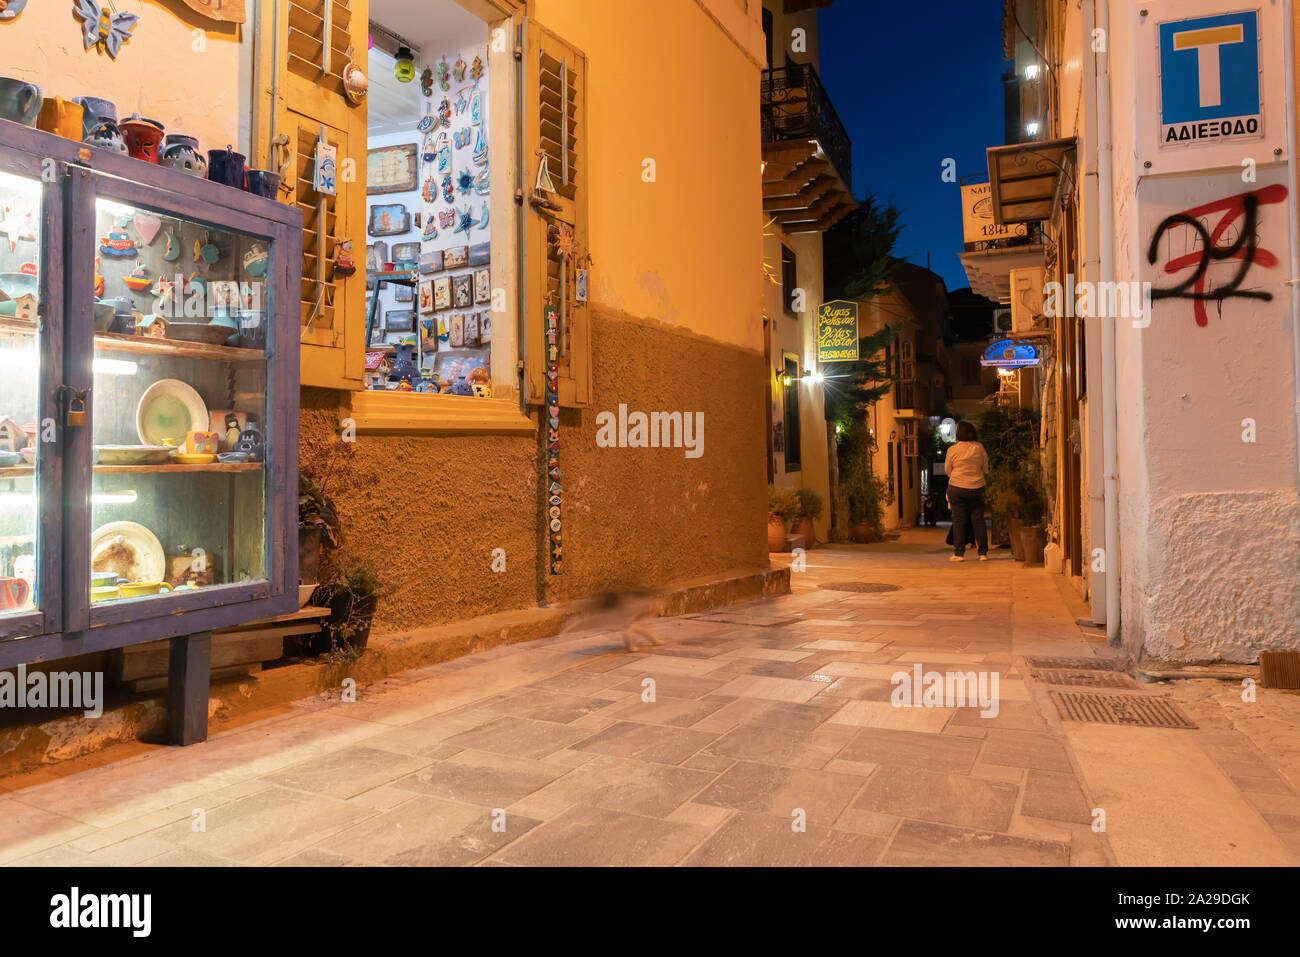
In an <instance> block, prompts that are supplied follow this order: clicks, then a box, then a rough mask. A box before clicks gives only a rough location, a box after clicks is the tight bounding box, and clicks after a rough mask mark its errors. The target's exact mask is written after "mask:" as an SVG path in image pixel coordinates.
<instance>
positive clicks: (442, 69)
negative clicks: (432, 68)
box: [438, 60, 451, 93]
mask: <svg viewBox="0 0 1300 957" xmlns="http://www.w3.org/2000/svg"><path fill="white" fill-rule="evenodd" d="M438 89H440V90H442V92H444V93H446V92H447V91H448V90H450V89H451V70H450V69H448V67H447V61H446V60H439V61H438Z"/></svg>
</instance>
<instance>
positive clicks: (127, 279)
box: [122, 261, 153, 292]
mask: <svg viewBox="0 0 1300 957" xmlns="http://www.w3.org/2000/svg"><path fill="white" fill-rule="evenodd" d="M152 283H153V277H152V276H150V275H149V270H148V269H147V268H145V264H144V263H142V262H139V261H137V262H136V264H135V269H133V270H131V272H130V274H129V275H126V276H123V277H122V285H124V286H126V288H127V289H130V290H131V291H132V292H144V291H145V290H146V289H148V288H149V286H150V285H151V284H152Z"/></svg>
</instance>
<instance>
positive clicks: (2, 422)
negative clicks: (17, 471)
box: [0, 415, 27, 452]
mask: <svg viewBox="0 0 1300 957" xmlns="http://www.w3.org/2000/svg"><path fill="white" fill-rule="evenodd" d="M26 447H27V433H26V432H24V431H23V427H22V426H21V425H19V424H18V423H17V422H15V421H14V420H13V419H11V418H9V417H8V416H5V415H0V452H18V451H20V450H22V449H25V448H26Z"/></svg>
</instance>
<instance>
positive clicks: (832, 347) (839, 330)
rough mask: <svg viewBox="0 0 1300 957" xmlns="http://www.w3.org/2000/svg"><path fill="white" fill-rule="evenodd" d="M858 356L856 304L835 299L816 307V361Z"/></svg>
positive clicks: (852, 359) (841, 360) (851, 359)
mask: <svg viewBox="0 0 1300 957" xmlns="http://www.w3.org/2000/svg"><path fill="white" fill-rule="evenodd" d="M857 358H858V304H857V303H856V302H846V301H844V300H842V299H837V300H836V301H834V302H824V303H822V304H821V305H820V306H818V307H817V361H818V362H854V361H856V360H857Z"/></svg>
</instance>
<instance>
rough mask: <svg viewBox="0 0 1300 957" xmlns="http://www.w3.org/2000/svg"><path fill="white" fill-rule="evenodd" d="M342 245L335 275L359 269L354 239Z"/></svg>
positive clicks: (346, 240)
mask: <svg viewBox="0 0 1300 957" xmlns="http://www.w3.org/2000/svg"><path fill="white" fill-rule="evenodd" d="M340 246H341V248H340V249H339V253H338V255H337V256H335V257H334V275H336V276H351V275H352V274H353V273H355V272H356V271H357V264H356V261H355V260H354V259H353V258H352V240H350V239H345V240H344V241H343V242H342V243H341V244H340ZM244 259H245V265H247V260H248V257H244ZM262 271H263V272H265V271H266V266H265V265H263V267H262Z"/></svg>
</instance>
